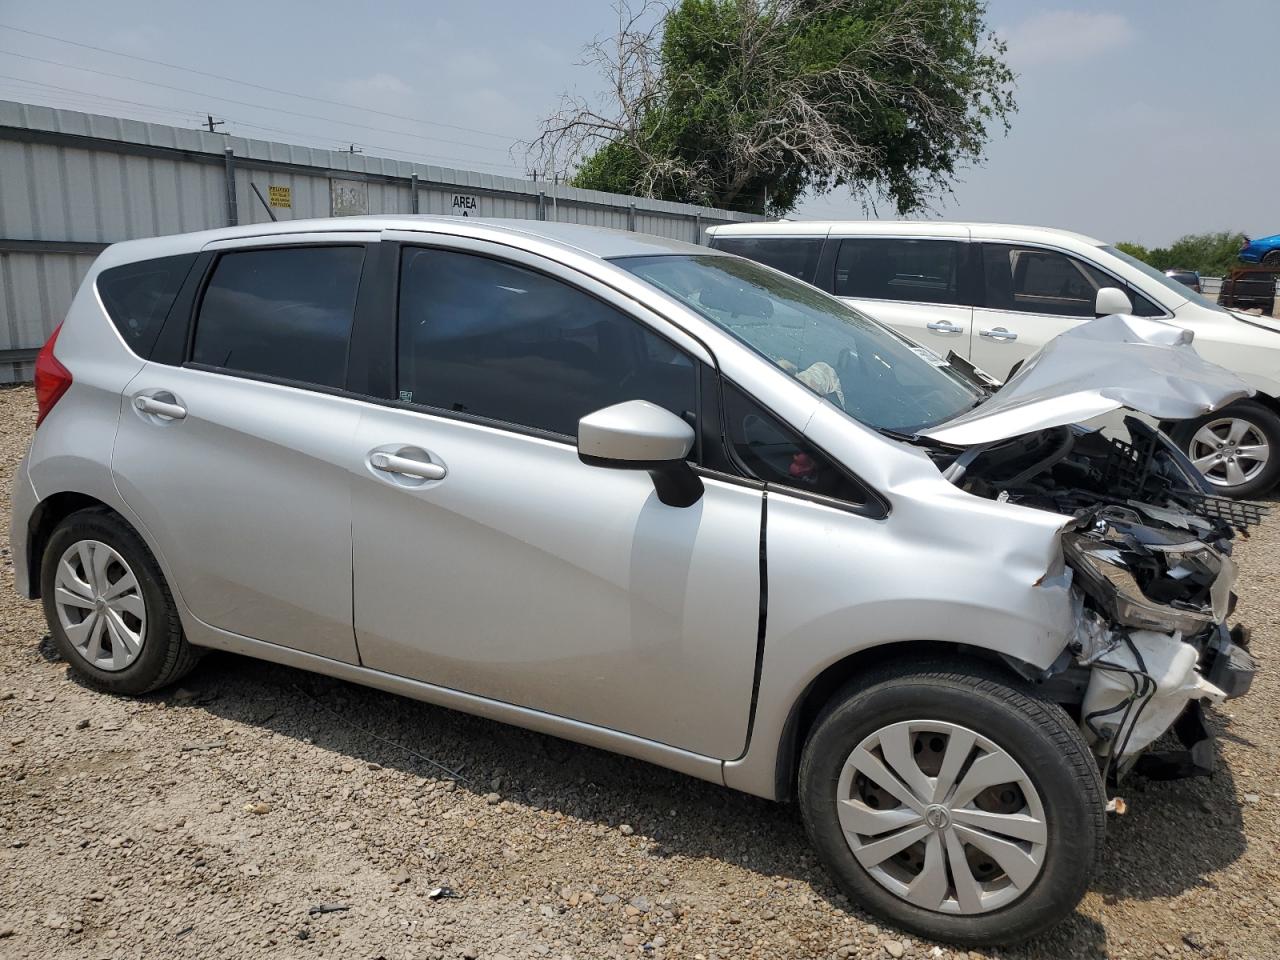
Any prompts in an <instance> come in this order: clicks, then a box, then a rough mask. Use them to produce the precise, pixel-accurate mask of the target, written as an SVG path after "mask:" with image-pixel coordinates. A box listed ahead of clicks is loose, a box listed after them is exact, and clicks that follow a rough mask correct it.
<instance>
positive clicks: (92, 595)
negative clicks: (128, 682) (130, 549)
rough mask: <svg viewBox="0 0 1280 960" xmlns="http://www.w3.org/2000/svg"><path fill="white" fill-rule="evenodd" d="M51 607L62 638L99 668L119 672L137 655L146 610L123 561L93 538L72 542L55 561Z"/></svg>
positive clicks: (139, 590) (144, 632)
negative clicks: (65, 638)
mask: <svg viewBox="0 0 1280 960" xmlns="http://www.w3.org/2000/svg"><path fill="white" fill-rule="evenodd" d="M53 605H54V608H55V609H56V610H57V611H58V620H59V622H60V623H61V624H62V629H63V631H65V632H66V635H67V639H69V640H70V641H71V646H72V647H74V648H75V650H76V652H77V653H79V654H80V656H82V657H84V659H85V660H87V661H88V662H89V663H91V664H93V665H94V666H95V667H97V668H98V669H99V670H123V669H124V668H125V667H127V666H129V664H131V663H133V661H134V660H136V659H138V654H139V653H141V652H142V642H143V639H144V638H145V637H146V633H147V607H146V604H145V603H144V602H143V599H142V589H141V587H140V586H139V585H138V578H137V577H135V576H134V575H133V571H132V570H131V569H129V565H128V564H127V563H125V562H124V557H122V556H120V554H118V553H117V552H116V551H115V550H113V549H112V548H111V547H109V546H107V545H106V544H105V543H101V542H99V541H97V540H81V541H79V542H77V543H73V544H72V545H71V546H70V547H68V548H67V550H66V552H65V553H63V555H62V559H60V560H59V561H58V572H57V576H56V577H55V578H54V599H53Z"/></svg>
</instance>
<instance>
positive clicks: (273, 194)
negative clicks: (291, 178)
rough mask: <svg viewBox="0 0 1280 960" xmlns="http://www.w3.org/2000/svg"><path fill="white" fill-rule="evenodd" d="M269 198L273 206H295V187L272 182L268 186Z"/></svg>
mask: <svg viewBox="0 0 1280 960" xmlns="http://www.w3.org/2000/svg"><path fill="white" fill-rule="evenodd" d="M267 200H268V201H269V202H270V204H271V205H272V206H273V207H285V208H290V207H292V206H293V188H292V187H277V186H275V185H274V184H272V185H270V186H268V187H267Z"/></svg>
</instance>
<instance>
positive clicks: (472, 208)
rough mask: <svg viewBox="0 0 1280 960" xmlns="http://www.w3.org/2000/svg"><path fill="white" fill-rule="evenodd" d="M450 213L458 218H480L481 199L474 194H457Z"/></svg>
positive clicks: (454, 196)
mask: <svg viewBox="0 0 1280 960" xmlns="http://www.w3.org/2000/svg"><path fill="white" fill-rule="evenodd" d="M449 212H450V213H452V214H453V215H454V216H458V217H473V216H474V217H478V216H480V198H479V197H477V196H476V195H475V194H472V193H455V194H454V195H453V203H452V204H451V205H450V207H449Z"/></svg>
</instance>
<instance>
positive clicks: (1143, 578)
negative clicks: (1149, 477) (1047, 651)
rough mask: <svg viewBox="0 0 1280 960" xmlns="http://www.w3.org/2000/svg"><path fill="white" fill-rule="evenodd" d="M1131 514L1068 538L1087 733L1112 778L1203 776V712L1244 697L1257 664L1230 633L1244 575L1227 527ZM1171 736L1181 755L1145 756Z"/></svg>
mask: <svg viewBox="0 0 1280 960" xmlns="http://www.w3.org/2000/svg"><path fill="white" fill-rule="evenodd" d="M1169 519H1170V517H1169V515H1168V512H1167V511H1165V510H1161V509H1155V510H1152V509H1151V508H1144V506H1143V505H1142V504H1138V503H1131V504H1129V505H1126V506H1125V507H1117V506H1114V505H1112V506H1106V507H1102V508H1099V509H1096V510H1093V511H1088V512H1086V513H1085V514H1083V515H1081V516H1078V517H1077V518H1076V521H1075V522H1074V523H1073V524H1071V525H1069V528H1068V529H1067V530H1066V531H1064V533H1063V536H1062V543H1063V552H1064V555H1065V557H1066V559H1067V562H1068V563H1069V564H1070V566H1071V567H1072V569H1073V570H1074V572H1075V575H1076V579H1075V583H1076V586H1075V590H1076V600H1077V603H1076V631H1075V637H1074V640H1073V642H1072V645H1071V648H1070V649H1071V653H1072V655H1073V660H1074V664H1073V666H1074V667H1075V668H1076V669H1077V670H1079V669H1084V670H1087V671H1088V675H1087V681H1086V682H1085V683H1084V687H1083V697H1082V699H1081V702H1080V726H1081V730H1082V732H1083V733H1084V735H1085V737H1086V739H1087V740H1088V741H1089V743H1090V744H1091V745H1092V746H1093V749H1094V751H1095V753H1096V754H1097V756H1098V757H1099V759H1100V760H1101V761H1102V762H1103V764H1104V769H1106V770H1107V772H1108V773H1110V774H1111V775H1112V776H1113V777H1115V778H1117V779H1118V778H1120V777H1123V776H1124V775H1125V774H1127V773H1128V772H1130V771H1136V772H1138V773H1141V774H1144V775H1146V776H1149V777H1152V778H1155V779H1172V778H1175V777H1184V776H1196V775H1206V774H1208V773H1210V772H1211V771H1212V767H1213V764H1212V760H1213V748H1212V742H1211V738H1210V735H1209V733H1208V729H1207V727H1206V726H1205V722H1204V713H1203V709H1204V705H1205V703H1206V702H1207V703H1210V704H1216V703H1221V702H1222V701H1223V700H1226V699H1229V698H1231V697H1238V696H1241V695H1243V694H1244V693H1246V692H1247V691H1248V689H1249V687H1250V685H1251V683H1252V681H1253V675H1254V673H1255V672H1256V664H1255V662H1254V660H1253V657H1252V655H1251V654H1250V653H1249V649H1248V632H1247V630H1245V629H1244V628H1243V627H1236V628H1235V629H1234V630H1231V631H1229V630H1228V629H1227V627H1226V619H1227V617H1228V616H1229V615H1230V614H1231V612H1232V610H1233V609H1234V606H1235V594H1234V593H1233V592H1232V589H1231V588H1232V586H1233V584H1234V582H1235V577H1236V566H1235V564H1234V562H1233V561H1232V560H1231V557H1230V555H1229V551H1230V543H1229V539H1230V531H1229V530H1227V529H1226V528H1225V527H1224V526H1223V525H1222V523H1221V522H1220V521H1217V520H1213V519H1208V518H1204V517H1197V516H1195V515H1188V514H1183V515H1181V516H1179V517H1178V518H1177V522H1176V523H1175V524H1171V523H1170V522H1169ZM1170 729H1172V730H1173V731H1174V733H1175V734H1176V735H1177V737H1178V739H1179V740H1181V742H1182V749H1180V750H1171V751H1162V752H1147V751H1148V748H1150V747H1151V746H1152V744H1154V743H1155V742H1156V741H1157V740H1158V739H1159V738H1160V737H1161V736H1162V735H1163V734H1164V733H1165V732H1166V731H1168V730H1170Z"/></svg>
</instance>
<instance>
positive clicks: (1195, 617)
mask: <svg viewBox="0 0 1280 960" xmlns="http://www.w3.org/2000/svg"><path fill="white" fill-rule="evenodd" d="M1124 422H1125V426H1126V428H1127V429H1128V432H1129V440H1128V441H1127V442H1126V441H1122V440H1119V439H1116V438H1114V437H1109V436H1106V435H1104V434H1103V433H1102V432H1100V431H1096V430H1087V429H1085V428H1083V427H1080V426H1075V425H1073V426H1060V427H1052V428H1048V429H1044V430H1040V431H1037V432H1034V433H1030V434H1026V435H1023V436H1018V437H1013V438H1010V439H1005V440H998V441H993V442H989V443H985V444H979V445H976V446H971V447H967V448H963V449H959V450H957V449H956V448H954V447H951V448H946V447H935V448H933V449H931V450H930V455H931V456H932V457H933V458H934V460H935V462H936V463H937V464H938V466H939V468H940V469H942V470H943V474H944V476H945V477H946V478H947V479H949V480H950V481H951V482H953V483H955V484H956V485H957V486H959V487H960V488H961V489H963V490H966V491H967V492H969V493H972V494H974V495H976V496H980V497H984V498H987V499H992V500H996V501H1000V502H1007V503H1012V504H1018V505H1022V506H1027V507H1033V508H1036V509H1041V510H1048V511H1052V512H1055V513H1058V514H1063V515H1066V516H1068V517H1070V518H1071V519H1070V521H1069V522H1068V523H1067V524H1066V525H1065V526H1064V527H1063V529H1062V531H1061V543H1062V550H1063V557H1064V559H1065V561H1066V564H1067V566H1068V568H1069V570H1070V575H1071V577H1072V584H1073V585H1072V588H1071V590H1072V598H1073V603H1074V608H1075V631H1074V637H1073V639H1072V641H1071V643H1070V644H1069V646H1068V649H1067V650H1066V651H1064V652H1063V655H1062V656H1061V657H1059V659H1058V661H1057V662H1056V663H1055V664H1054V666H1053V667H1052V668H1051V669H1050V670H1049V671H1047V672H1046V673H1045V674H1044V675H1043V676H1039V677H1036V678H1035V679H1036V680H1037V681H1039V682H1042V683H1047V684H1052V685H1053V689H1054V696H1055V699H1058V700H1059V702H1062V703H1064V704H1065V705H1067V706H1068V707H1069V708H1071V709H1074V710H1078V716H1079V722H1080V726H1081V729H1082V732H1083V733H1084V735H1085V737H1086V739H1087V740H1088V742H1089V743H1090V744H1091V745H1092V746H1093V748H1094V751H1095V753H1096V755H1097V756H1098V758H1099V760H1100V762H1101V763H1102V764H1103V767H1104V771H1105V772H1106V773H1108V774H1109V775H1111V776H1112V777H1113V778H1119V777H1121V776H1123V775H1125V774H1126V773H1128V772H1129V771H1131V770H1135V769H1136V770H1137V771H1138V772H1140V773H1142V774H1144V775H1147V776H1149V777H1153V778H1159V779H1170V778H1174V777H1180V776H1190V775H1196V774H1205V773H1208V772H1209V771H1210V770H1211V768H1212V759H1213V752H1212V745H1211V742H1210V739H1209V735H1208V732H1207V730H1206V729H1205V726H1204V721H1203V715H1202V707H1203V704H1204V702H1206V701H1207V702H1209V703H1218V702H1221V701H1222V700H1224V699H1227V698H1230V697H1236V696H1240V695H1242V694H1243V693H1245V692H1246V691H1247V690H1248V688H1249V684H1250V683H1251V681H1252V678H1253V674H1254V671H1255V666H1254V662H1253V659H1252V657H1251V656H1250V654H1249V652H1248V633H1247V631H1246V630H1245V629H1244V628H1242V627H1236V628H1235V630H1228V628H1227V626H1226V620H1227V618H1228V617H1229V616H1230V614H1231V613H1232V610H1233V608H1234V606H1235V594H1234V593H1233V592H1232V585H1233V584H1234V581H1235V576H1236V567H1235V564H1234V562H1233V561H1232V559H1231V551H1232V546H1233V541H1234V540H1235V539H1236V538H1237V537H1247V536H1248V530H1249V527H1250V526H1251V525H1253V524H1255V523H1257V522H1258V521H1259V520H1261V518H1262V516H1263V514H1264V512H1265V508H1263V507H1260V506H1259V505H1257V504H1252V503H1245V502H1239V501H1231V500H1225V499H1222V498H1219V497H1215V496H1212V495H1211V494H1210V493H1209V492H1208V490H1207V489H1206V488H1205V487H1204V486H1203V482H1202V481H1201V479H1200V477H1199V475H1198V474H1197V473H1196V471H1195V469H1194V467H1192V465H1191V464H1190V462H1189V461H1187V459H1186V457H1185V456H1184V455H1183V454H1182V452H1181V451H1180V450H1178V449H1177V448H1176V447H1175V446H1173V444H1172V443H1171V442H1170V441H1169V440H1168V439H1167V438H1166V437H1165V436H1164V435H1163V434H1161V433H1159V432H1158V431H1157V430H1155V429H1154V428H1152V427H1149V426H1147V425H1146V424H1145V423H1143V422H1142V421H1140V420H1138V419H1137V418H1135V417H1128V418H1126V419H1125V421H1124ZM1171 727H1172V728H1173V729H1174V731H1175V733H1176V734H1177V736H1178V738H1179V739H1180V740H1181V741H1182V745H1183V749H1181V750H1177V749H1175V750H1170V751H1165V752H1163V753H1144V751H1146V750H1147V748H1148V747H1150V746H1151V745H1152V744H1153V743H1154V742H1155V741H1156V740H1157V739H1158V738H1159V737H1160V736H1161V735H1162V734H1164V733H1165V732H1166V731H1167V730H1169V729H1170V728H1171Z"/></svg>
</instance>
